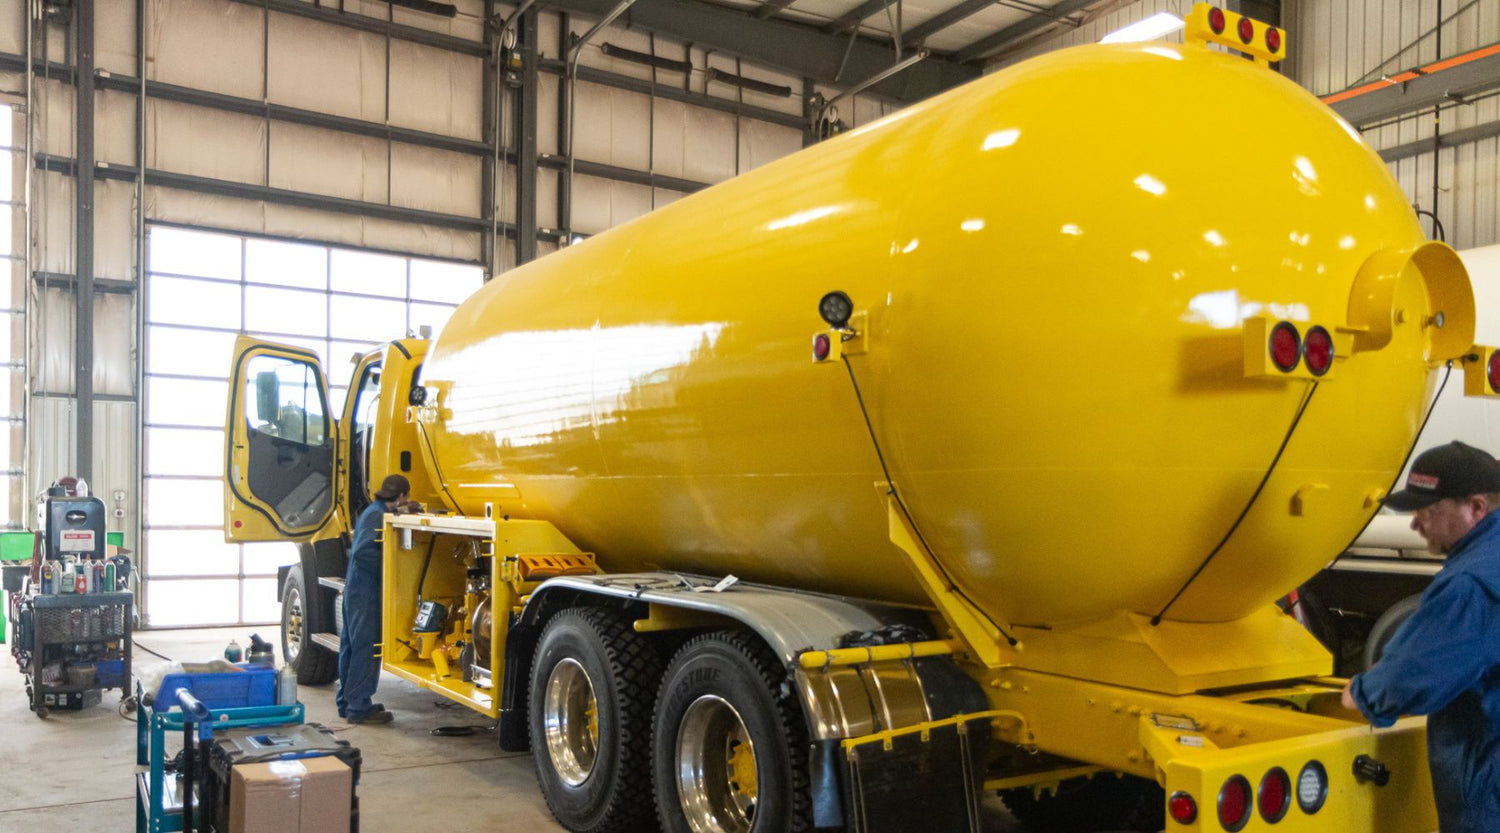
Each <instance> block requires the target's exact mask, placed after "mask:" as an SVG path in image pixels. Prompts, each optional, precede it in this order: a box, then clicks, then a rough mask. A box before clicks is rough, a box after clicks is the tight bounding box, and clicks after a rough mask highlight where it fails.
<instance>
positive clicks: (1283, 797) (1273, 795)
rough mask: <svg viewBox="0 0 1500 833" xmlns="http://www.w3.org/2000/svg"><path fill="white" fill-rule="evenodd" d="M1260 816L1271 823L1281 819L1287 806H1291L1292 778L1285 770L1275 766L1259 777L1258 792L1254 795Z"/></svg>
mask: <svg viewBox="0 0 1500 833" xmlns="http://www.w3.org/2000/svg"><path fill="white" fill-rule="evenodd" d="M1255 803H1256V806H1257V808H1258V809H1259V810H1260V817H1261V818H1263V819H1265V820H1266V821H1267V822H1269V823H1271V824H1275V823H1276V822H1278V821H1281V819H1282V817H1284V816H1285V815H1286V811H1287V808H1288V807H1290V806H1292V779H1291V778H1289V777H1288V776H1287V774H1286V770H1284V769H1282V768H1281V767H1276V768H1275V769H1273V770H1271V771H1270V772H1267V773H1266V777H1264V778H1262V779H1260V792H1259V793H1258V794H1257V795H1256V797H1255Z"/></svg>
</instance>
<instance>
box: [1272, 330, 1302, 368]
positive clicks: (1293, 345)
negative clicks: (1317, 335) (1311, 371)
mask: <svg viewBox="0 0 1500 833" xmlns="http://www.w3.org/2000/svg"><path fill="white" fill-rule="evenodd" d="M1301 357H1302V337H1301V336H1299V335H1297V328H1296V327H1295V326H1293V324H1292V323H1291V322H1290V321H1282V322H1279V323H1277V325H1276V326H1275V327H1272V328H1271V361H1272V362H1273V363H1274V364H1275V365H1276V369H1277V370H1280V371H1281V372H1282V373H1290V372H1291V371H1292V369H1293V368H1295V367H1296V366H1297V360H1298V359H1300V358H1301Z"/></svg>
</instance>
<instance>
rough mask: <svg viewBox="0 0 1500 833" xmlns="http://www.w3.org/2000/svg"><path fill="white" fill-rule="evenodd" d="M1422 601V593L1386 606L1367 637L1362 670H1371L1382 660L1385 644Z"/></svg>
mask: <svg viewBox="0 0 1500 833" xmlns="http://www.w3.org/2000/svg"><path fill="white" fill-rule="evenodd" d="M1421 602H1422V595H1421V594H1420V593H1418V594H1417V595H1415V596H1407V597H1406V598H1404V599H1402V600H1401V601H1399V602H1396V603H1395V604H1393V605H1391V606H1390V607H1389V608H1386V611H1385V612H1384V613H1382V614H1380V618H1379V619H1376V620H1375V624H1374V625H1371V626H1370V635H1369V636H1368V637H1367V638H1366V639H1365V650H1364V655H1363V660H1364V666H1363V668H1362V669H1361V670H1363V671H1369V670H1370V669H1371V668H1374V667H1375V663H1377V662H1379V661H1380V656H1381V654H1384V653H1385V646H1386V645H1387V644H1388V643H1389V642H1390V641H1391V637H1393V636H1395V635H1396V629H1397V628H1399V627H1401V626H1402V625H1404V624H1406V620H1407V619H1410V618H1411V615H1412V614H1413V613H1416V612H1417V606H1418V605H1419V604H1421Z"/></svg>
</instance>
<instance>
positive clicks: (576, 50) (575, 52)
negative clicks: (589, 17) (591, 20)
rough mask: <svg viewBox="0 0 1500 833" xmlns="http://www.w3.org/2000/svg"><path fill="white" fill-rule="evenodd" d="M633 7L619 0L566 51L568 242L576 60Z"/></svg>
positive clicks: (565, 223) (570, 233) (630, 1)
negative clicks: (606, 29) (604, 31)
mask: <svg viewBox="0 0 1500 833" xmlns="http://www.w3.org/2000/svg"><path fill="white" fill-rule="evenodd" d="M633 5H635V0H620V2H619V3H617V4H615V7H614V8H613V9H611V10H610V12H609V14H607V15H605V16H604V19H602V20H600V21H599V22H598V23H595V24H594V25H593V26H592V27H591V28H590V29H589V30H588V31H587V32H585V33H584V35H583V37H581V38H579V39H578V40H577V41H576V42H574V44H573V48H572V49H569V50H568V134H567V137H568V154H567V155H568V184H567V188H568V205H567V209H568V216H567V217H566V218H559V219H560V220H562V222H561V223H559V225H561V226H562V227H563V231H564V232H565V233H566V234H567V238H566V239H567V240H568V241H569V242H571V241H572V238H573V133H574V132H575V131H574V128H575V127H576V124H575V121H574V112H575V111H576V106H575V102H576V101H577V100H578V94H577V93H578V59H579V58H580V57H582V55H583V47H584V46H585V45H586V44H587V43H588V42H589V41H590V40H592V39H593V37H594V36H595V35H597V34H599V33H600V32H601V31H603V30H604V27H606V26H608V25H609V24H611V23H614V22H615V18H617V17H619V16H620V15H622V14H624V13H625V10H626V9H628V8H630V7H631V6H633Z"/></svg>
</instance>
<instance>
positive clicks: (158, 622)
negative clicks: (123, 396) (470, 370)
mask: <svg viewBox="0 0 1500 833" xmlns="http://www.w3.org/2000/svg"><path fill="white" fill-rule="evenodd" d="M148 247H149V248H148V258H147V263H148V276H147V285H146V356H145V362H146V391H145V393H146V465H145V470H146V495H145V499H146V505H145V540H144V547H143V559H144V573H145V579H146V581H145V591H144V592H145V614H146V624H147V625H150V626H157V627H163V626H186V625H219V624H224V625H229V624H258V623H268V622H273V621H276V620H277V618H278V617H277V600H276V592H275V576H276V568H277V567H278V566H280V565H282V564H290V563H292V562H294V561H295V560H296V557H297V554H296V550H295V548H294V546H293V545H290V544H245V545H240V544H226V543H224V535H223V532H222V524H223V520H224V506H223V488H222V482H223V472H224V464H223V445H224V430H223V426H224V410H225V397H226V395H227V393H228V381H227V380H228V375H229V361H230V353H231V348H232V347H233V344H234V338H235V335H236V334H237V333H240V332H247V333H250V334H252V335H256V336H263V337H265V338H270V339H274V340H276V341H281V342H285V343H289V344H296V345H299V346H302V347H306V348H308V349H310V350H312V351H314V352H316V353H317V354H318V355H319V356H320V357H321V358H322V360H323V367H324V369H325V370H326V371H327V372H328V377H329V383H330V386H331V390H330V394H331V395H332V398H333V402H332V405H333V407H334V409H335V410H334V413H338V412H339V411H340V410H342V408H343V402H344V397H345V395H346V393H347V389H348V388H347V385H348V382H349V372H350V370H351V369H352V368H351V366H350V364H349V359H350V357H352V356H354V355H356V354H358V353H362V352H364V351H366V350H369V349H370V348H371V347H373V346H374V345H376V344H379V343H381V342H384V341H389V340H391V339H393V338H400V337H402V336H404V335H406V334H407V333H414V332H417V331H418V330H419V328H420V327H422V326H424V325H425V326H430V327H431V328H432V331H433V334H434V335H436V334H437V332H438V331H439V330H441V329H442V326H443V324H444V323H445V322H446V321H447V320H448V316H449V315H450V314H452V312H453V308H454V307H455V306H457V304H458V302H460V301H462V300H463V299H464V298H466V297H468V295H469V294H470V293H472V292H473V291H474V290H476V289H478V288H479V285H480V284H481V282H482V281H483V275H482V272H481V271H480V269H479V268H478V267H476V266H467V265H461V264H453V263H443V262H437V261H428V260H416V259H412V258H406V257H400V256H394V255H385V254H377V253H372V252H361V251H354V250H349V249H337V248H330V247H328V246H319V245H310V244H306V243H292V242H287V241H280V240H268V239H260V238H245V237H238V236H233V235H225V234H211V233H206V232H201V231H192V230H187V229H180V228H174V227H165V226H157V227H153V228H152V229H151V230H150V233H149V236H148Z"/></svg>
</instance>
